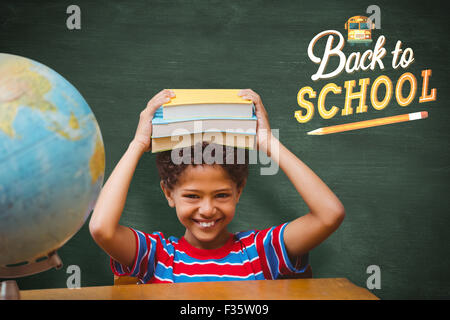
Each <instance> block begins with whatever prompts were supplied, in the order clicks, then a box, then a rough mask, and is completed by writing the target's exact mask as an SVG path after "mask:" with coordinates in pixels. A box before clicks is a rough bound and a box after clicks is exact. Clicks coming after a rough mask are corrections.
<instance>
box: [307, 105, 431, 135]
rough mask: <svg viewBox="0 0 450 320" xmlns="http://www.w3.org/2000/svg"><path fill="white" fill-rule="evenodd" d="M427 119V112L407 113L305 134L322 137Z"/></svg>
mask: <svg viewBox="0 0 450 320" xmlns="http://www.w3.org/2000/svg"><path fill="white" fill-rule="evenodd" d="M427 117H428V112H427V111H421V112H413V113H408V114H401V115H398V116H392V117H385V118H378V119H372V120H365V121H358V122H352V123H344V124H339V125H336V126H330V127H323V128H319V129H316V130H312V131H309V132H307V134H309V135H324V134H330V133H338V132H343V131H350V130H357V129H364V128H370V127H376V126H384V125H386V124H392V123H398V122H405V121H412V120H419V119H425V118H427Z"/></svg>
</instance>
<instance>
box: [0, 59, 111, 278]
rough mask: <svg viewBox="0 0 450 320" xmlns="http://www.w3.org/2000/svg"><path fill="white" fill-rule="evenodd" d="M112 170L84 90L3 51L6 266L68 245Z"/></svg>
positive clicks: (1, 236) (1, 187) (1, 191)
mask: <svg viewBox="0 0 450 320" xmlns="http://www.w3.org/2000/svg"><path fill="white" fill-rule="evenodd" d="M104 171H105V152H104V146H103V140H102V136H101V132H100V128H99V126H98V123H97V121H96V119H95V116H94V114H93V113H92V111H91V109H90V108H89V105H88V104H87V102H86V101H85V99H84V98H83V97H82V96H81V94H80V93H79V92H78V91H77V89H75V87H73V86H72V85H71V84H70V83H69V82H68V81H67V80H66V79H64V78H63V77H62V76H61V75H59V74H58V73H57V72H55V71H53V70H52V69H50V68H48V67H46V66H45V65H43V64H41V63H38V62H36V61H33V60H31V59H28V58H24V57H20V56H16V55H11V54H4V53H0V267H2V266H3V267H4V268H6V267H11V265H14V264H20V263H23V262H26V263H31V262H34V261H36V260H37V259H40V258H42V257H45V256H47V255H48V254H49V253H51V252H53V251H55V250H57V249H59V248H60V247H61V246H63V245H64V244H65V243H66V242H67V241H68V240H69V239H70V238H71V237H72V236H73V235H74V234H75V233H76V232H77V231H78V230H79V229H80V228H81V227H82V225H83V224H84V222H85V221H86V219H87V217H88V216H89V214H90V212H91V211H92V209H93V207H94V205H95V202H96V200H97V197H98V194H99V192H100V189H101V186H102V184H103V178H104ZM0 277H1V276H0Z"/></svg>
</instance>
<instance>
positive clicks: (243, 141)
mask: <svg viewBox="0 0 450 320" xmlns="http://www.w3.org/2000/svg"><path fill="white" fill-rule="evenodd" d="M255 137H256V135H253V134H241V133H230V132H204V133H195V134H186V135H180V136H172V137H160V138H152V152H153V153H155V152H161V151H167V150H172V149H175V148H184V147H189V146H192V145H194V144H196V143H198V142H203V141H207V142H213V143H217V144H221V145H226V146H230V147H237V148H245V149H250V150H253V149H254V146H255Z"/></svg>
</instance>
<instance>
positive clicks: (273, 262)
mask: <svg viewBox="0 0 450 320" xmlns="http://www.w3.org/2000/svg"><path fill="white" fill-rule="evenodd" d="M286 225H287V223H285V224H282V225H279V226H277V227H271V228H268V229H264V230H251V231H244V232H238V233H235V234H233V235H230V238H229V240H228V242H227V243H226V244H225V245H224V246H222V247H221V248H218V249H212V250H205V249H198V248H195V247H193V246H192V245H190V244H189V243H188V242H187V241H186V240H185V239H184V237H181V238H180V239H177V238H175V237H170V238H169V239H166V238H165V237H164V235H163V234H162V233H161V232H154V233H152V234H149V233H145V232H141V231H137V230H134V229H131V230H133V232H134V234H135V238H136V247H137V250H136V256H135V259H134V264H133V267H132V269H131V270H130V269H129V268H128V267H127V266H125V265H122V264H120V263H119V262H117V261H115V260H113V259H112V258H111V259H110V262H111V269H112V271H113V273H114V274H115V275H117V276H132V277H137V278H138V279H139V282H140V283H176V282H202V281H231V280H263V279H278V278H280V277H284V276H290V275H294V274H297V273H303V272H304V271H305V270H306V268H307V267H308V254H305V255H303V256H302V257H300V258H299V259H298V261H297V263H296V267H294V266H293V265H292V263H291V261H290V260H289V257H288V255H287V252H286V248H285V246H284V241H283V232H284V228H285V227H286Z"/></svg>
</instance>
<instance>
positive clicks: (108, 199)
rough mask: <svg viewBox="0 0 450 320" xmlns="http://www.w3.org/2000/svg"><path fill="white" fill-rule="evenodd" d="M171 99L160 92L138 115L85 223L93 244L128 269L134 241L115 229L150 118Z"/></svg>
mask: <svg viewBox="0 0 450 320" xmlns="http://www.w3.org/2000/svg"><path fill="white" fill-rule="evenodd" d="M171 97H174V94H173V92H172V91H170V90H163V91H161V92H159V93H158V94H157V95H155V96H154V97H153V98H152V99H151V100H150V101H149V102H148V104H147V107H146V108H145V109H144V110H143V111H142V112H141V114H140V119H139V124H138V128H137V130H136V134H135V137H134V139H133V141H132V142H131V143H130V144H129V146H128V149H127V150H126V152H125V154H124V155H123V156H122V158H121V159H120V161H119V163H118V164H117V165H116V167H115V168H114V170H113V172H112V173H111V175H110V176H109V178H108V180H107V181H106V183H105V185H104V186H103V188H102V191H101V192H100V195H99V197H98V199H97V203H96V205H95V208H94V211H93V213H92V217H91V220H90V222H89V231H90V233H91V235H92V237H93V238H94V240H95V242H96V243H97V244H98V245H99V246H100V247H101V248H102V249H103V250H105V252H106V253H108V254H109V255H110V256H111V257H112V258H113V259H114V260H116V261H118V262H120V263H122V264H124V265H127V266H130V267H132V264H133V262H134V257H135V253H136V243H135V238H134V235H133V232H132V231H131V230H130V229H129V228H127V227H124V226H121V225H119V220H120V217H121V215H122V211H123V208H124V206H125V201H126V197H127V194H128V189H129V187H130V183H131V180H132V178H133V175H134V172H135V170H136V167H137V164H138V162H139V159H140V158H141V156H142V155H143V154H144V152H147V151H149V150H150V143H151V133H152V124H151V121H152V118H153V115H154V113H155V111H156V109H158V108H159V107H160V106H161V105H162V104H164V103H167V102H169V101H170V99H171Z"/></svg>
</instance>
